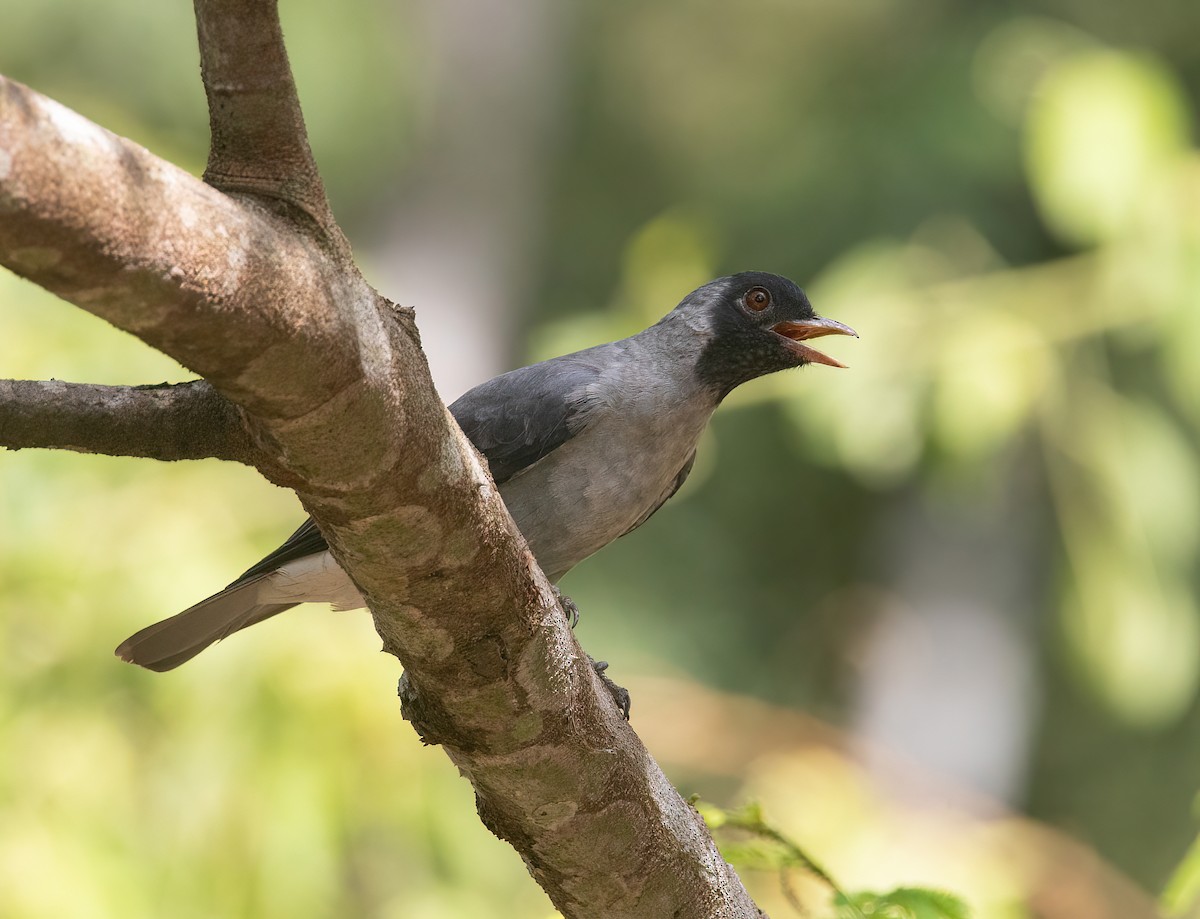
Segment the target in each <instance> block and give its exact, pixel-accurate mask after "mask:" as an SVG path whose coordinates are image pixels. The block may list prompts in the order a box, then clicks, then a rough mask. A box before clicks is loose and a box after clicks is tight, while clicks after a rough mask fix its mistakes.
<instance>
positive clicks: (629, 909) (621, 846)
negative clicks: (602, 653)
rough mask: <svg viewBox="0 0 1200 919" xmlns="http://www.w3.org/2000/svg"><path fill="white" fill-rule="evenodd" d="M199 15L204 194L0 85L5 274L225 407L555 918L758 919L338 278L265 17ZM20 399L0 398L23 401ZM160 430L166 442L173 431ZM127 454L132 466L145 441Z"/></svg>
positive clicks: (403, 314)
mask: <svg viewBox="0 0 1200 919" xmlns="http://www.w3.org/2000/svg"><path fill="white" fill-rule="evenodd" d="M196 7H197V17H198V22H199V26H200V40H201V46H202V55H201V57H202V60H203V62H204V78H205V82H206V88H207V90H208V96H209V100H210V105H211V120H212V127H213V135H214V145H213V146H214V151H213V156H212V157H211V158H210V162H209V170H208V173H206V175H207V177H208V178H209V180H210V181H211V183H212V184H204V183H202V182H200V181H198V180H196V179H195V178H193V177H192V176H190V175H188V174H187V173H185V172H183V171H182V170H179V169H177V168H175V167H174V166H171V165H169V164H167V163H165V162H162V161H161V160H158V159H157V158H155V157H153V156H151V155H150V154H149V153H148V152H147V151H145V150H143V149H142V148H140V147H138V146H136V145H135V144H132V143H130V142H129V141H126V140H123V139H121V138H118V137H116V136H114V135H112V134H110V133H108V132H107V131H104V130H103V129H101V128H98V127H96V126H95V125H93V124H91V123H89V122H87V121H86V120H84V119H83V118H81V117H80V116H78V115H76V114H74V113H72V112H70V111H68V110H67V109H65V108H63V107H62V106H60V105H58V104H57V103H54V102H52V101H50V100H49V99H46V98H44V97H42V96H40V95H38V94H37V93H35V92H33V91H31V90H30V89H28V88H26V87H24V86H20V85H19V84H16V83H13V82H10V81H5V80H3V79H0V263H2V264H4V265H5V266H7V267H9V268H11V269H12V270H14V271H16V272H17V273H18V274H21V275H22V276H24V277H26V278H29V279H30V280H31V281H33V282H35V283H37V284H40V285H42V286H43V287H46V288H47V289H49V290H52V291H54V292H55V293H57V294H59V295H60V296H62V297H63V298H64V299H66V300H68V301H70V302H71V303H74V304H75V305H77V306H79V307H80V308H82V309H85V310H87V311H89V312H91V313H94V314H95V315H98V316H101V317H103V318H104V319H106V320H108V321H109V322H111V323H113V324H114V325H116V326H118V327H119V328H122V329H125V330H127V331H129V332H131V333H132V334H134V335H137V336H138V337H140V338H141V339H143V340H144V341H146V342H147V343H148V344H150V345H152V346H154V347H156V348H158V349H159V350H161V351H163V352H164V353H166V354H169V355H171V356H172V357H174V358H175V359H177V360H179V361H180V362H181V363H183V364H185V365H186V366H188V367H190V368H191V369H193V370H194V371H196V372H197V373H198V374H200V375H201V376H203V377H204V378H205V379H206V380H207V381H208V382H209V383H210V384H211V386H212V387H213V389H214V390H215V392H216V393H219V394H220V395H221V396H222V397H224V398H225V399H227V400H228V401H229V402H230V403H232V405H234V406H236V407H237V410H238V412H239V413H240V423H239V424H238V425H237V426H236V428H238V429H240V433H239V430H234V429H232V428H231V429H230V430H229V431H228V432H227V433H228V435H229V437H230V440H229V442H228V443H226V444H225V445H224V447H223V448H222V449H224V450H226V451H228V452H229V453H230V454H233V453H236V452H238V450H239V449H241V448H239V447H236V446H235V444H234V441H235V440H236V439H238V438H242V437H245V438H246V440H245V441H238V442H240V443H242V444H243V446H245V444H247V443H248V444H250V445H252V446H248V447H245V448H246V449H247V450H248V451H249V452H247V453H246V454H245V456H244V459H247V460H250V461H252V462H254V464H255V466H256V467H257V468H258V469H259V470H260V471H262V472H263V474H264V475H266V476H267V477H268V478H270V479H272V480H273V481H276V482H278V483H281V484H285V485H287V486H289V487H291V488H293V489H294V490H295V491H296V493H297V494H298V495H299V497H300V499H301V501H302V502H303V504H304V505H305V507H306V508H307V509H308V510H309V511H310V512H311V513H312V514H313V516H314V517H315V518H316V520H317V521H318V523H319V524H320V526H321V530H322V532H323V533H324V534H325V536H326V537H327V538H328V540H329V542H330V545H331V547H332V549H333V552H334V554H335V555H336V556H337V558H338V560H339V562H340V563H341V564H342V565H343V566H344V567H345V568H346V570H347V571H348V572H349V573H350V575H351V577H352V578H353V579H354V581H355V583H356V584H357V585H358V587H359V589H360V590H361V591H362V594H363V596H364V597H366V598H367V600H368V602H369V605H370V607H371V611H372V614H373V615H374V617H375V623H376V627H377V629H378V631H379V633H380V635H381V636H382V638H383V641H384V646H385V648H386V649H387V650H388V651H390V652H391V653H393V654H395V655H396V657H398V658H399V659H400V661H401V662H402V663H403V665H404V668H405V679H404V683H403V686H402V696H403V703H404V710H405V713H406V715H407V717H409V719H410V720H411V721H412V722H413V724H414V725H415V726H416V728H417V730H418V731H420V732H421V735H422V737H423V738H424V739H425V740H427V741H428V742H431V743H438V744H441V745H442V746H443V747H444V748H445V750H446V752H447V753H448V755H449V756H450V757H451V758H452V759H453V760H454V762H455V763H456V764H457V765H458V766H459V768H460V769H461V770H462V772H463V774H464V775H465V776H466V777H467V778H468V779H469V780H470V781H471V782H472V784H473V785H474V787H475V793H476V798H477V801H478V806H479V812H480V816H481V817H482V819H483V820H484V822H485V824H486V825H487V826H488V827H489V828H490V829H492V830H493V831H494V832H495V833H496V834H497V835H499V836H501V837H502V838H504V839H507V840H508V841H510V842H511V843H512V844H513V846H514V847H515V848H516V849H517V850H518V851H519V852H520V854H521V856H522V857H523V858H524V859H525V862H526V864H527V865H528V866H529V869H530V871H531V872H532V874H533V875H534V877H535V878H536V879H537V881H538V883H540V884H541V885H542V886H543V888H544V889H545V890H546V891H547V893H548V894H549V895H550V897H551V899H552V900H553V901H554V902H555V904H556V905H557V906H558V907H559V909H560V910H562V912H563V913H564V914H565V915H567V916H569V917H584V916H587V917H595V916H606V917H610V919H617V917H635V916H636V917H659V916H664V917H666V916H679V917H685V916H686V917H707V916H714V917H715V916H720V917H745V916H756V915H759V913H758V910H757V909H756V908H755V907H754V905H753V903H752V902H751V901H750V899H749V897H748V896H747V894H746V892H745V890H744V889H743V888H742V886H741V884H740V882H739V881H738V879H737V877H736V875H735V874H734V872H733V870H732V869H731V868H730V867H729V866H728V865H727V864H726V863H725V862H724V860H723V859H722V858H721V857H720V855H719V854H718V852H717V850H716V847H715V846H714V845H713V842H712V840H711V838H710V837H709V836H708V834H707V831H706V830H705V827H704V825H703V823H702V822H701V821H700V819H699V817H698V816H697V815H696V814H695V812H694V811H693V810H692V809H691V808H689V807H688V806H687V805H686V804H685V803H684V802H683V801H682V800H681V799H680V797H679V795H678V794H677V793H676V792H675V790H674V789H673V788H672V787H671V785H670V784H669V783H668V782H667V780H666V779H665V777H664V776H663V774H662V772H661V770H660V769H659V768H658V766H657V765H656V764H655V763H654V761H653V759H652V758H651V757H650V755H649V754H648V753H647V752H646V750H645V748H644V747H643V746H642V744H641V742H640V741H639V740H638V738H637V736H636V735H635V734H634V733H633V731H632V730H631V729H630V727H629V725H628V724H627V723H626V722H625V721H623V720H622V718H621V717H620V715H619V713H618V712H617V710H616V708H615V707H614V706H613V704H612V702H611V700H610V699H609V697H608V695H607V694H606V692H605V691H604V689H603V688H602V687H601V686H600V685H599V682H598V680H597V678H596V676H595V674H594V673H593V671H592V668H591V666H590V665H589V662H588V660H587V658H586V656H585V655H584V654H583V653H582V652H581V651H580V648H579V646H578V644H577V643H576V641H575V638H574V635H573V634H572V632H571V631H570V629H569V628H568V627H567V626H566V623H565V620H564V618H563V616H562V615H561V612H560V610H559V609H558V606H557V604H556V602H555V600H554V596H553V594H552V592H551V591H550V589H549V585H548V584H547V582H546V579H545V577H544V576H543V575H542V573H541V571H540V570H539V569H538V568H537V566H536V563H535V562H534V560H533V558H532V557H531V556H530V554H529V552H528V550H527V549H526V548H525V545H524V541H523V540H522V538H521V536H520V534H519V533H518V532H517V530H516V528H515V526H514V525H513V523H512V520H511V518H510V517H509V515H508V513H507V511H506V510H505V508H504V505H503V502H502V501H501V500H500V496H499V494H498V492H497V491H496V489H495V487H494V486H493V485H492V483H491V481H490V479H489V477H488V475H487V473H486V471H485V470H484V468H483V466H482V465H481V463H480V462H479V460H478V457H477V456H476V454H475V453H474V451H473V450H472V449H471V447H470V445H469V444H468V443H467V442H466V440H465V438H464V437H463V436H462V434H461V432H460V431H459V430H458V428H457V426H456V425H455V424H454V422H453V419H452V418H451V417H450V415H449V413H448V412H447V411H446V409H445V407H444V406H443V405H442V403H441V402H440V400H439V399H438V396H437V393H436V392H435V390H434V388H433V384H432V382H431V380H430V377H429V372H428V369H427V367H426V364H425V359H424V355H423V354H422V352H421V348H420V342H419V339H418V335H417V330H416V327H415V324H414V322H413V316H412V314H411V312H409V311H406V310H402V309H399V308H397V307H395V306H394V305H392V304H391V303H389V302H387V301H386V300H385V299H384V298H382V297H380V296H379V295H378V294H377V293H376V292H375V291H374V290H372V289H371V287H370V286H369V285H367V284H366V282H365V281H364V280H363V279H362V277H361V276H360V275H359V273H358V272H357V270H356V269H355V268H354V267H353V265H352V263H351V262H350V261H349V258H348V250H347V249H346V247H345V246H344V243H343V242H342V241H341V235H340V232H339V231H337V228H336V225H334V224H333V223H332V218H331V217H329V216H328V205H327V204H326V202H325V198H324V193H323V191H322V190H321V186H320V180H319V178H318V177H317V174H316V170H315V167H313V166H312V164H311V155H310V154H309V152H308V144H307V140H306V139H305V137H304V132H303V121H302V119H301V118H300V114H299V107H298V104H297V103H296V102H295V90H294V87H293V86H292V82H291V77H290V74H289V73H288V72H287V63H286V55H285V54H284V50H283V44H282V38H281V36H280V34H279V30H278V21H277V18H276V16H275V11H274V4H273V3H270V2H266V0H197V4H196ZM214 185H215V186H216V187H214ZM226 192H228V194H227V193H226ZM22 385H27V384H15V385H14V384H9V385H8V387H7V388H5V389H0V399H8V400H10V401H11V400H14V399H15V400H16V401H17V402H18V403H20V402H22V393H24V395H25V396H28V395H29V393H28V391H27V390H22ZM121 399H125V400H126V404H127V406H132V407H127V408H121V407H119V405H118V403H119V402H120V400H121ZM34 401H36V400H33V399H30V398H25V399H24V402H23V404H20V405H16V406H12V405H10V406H9V407H8V408H7V409H5V411H7V412H8V413H9V416H10V417H18V416H20V417H21V418H22V420H21V422H20V424H18V425H17V426H16V427H14V428H11V429H10V428H9V427H7V426H5V427H0V432H4V431H9V430H12V431H15V432H16V433H15V434H14V435H13V440H12V442H11V443H10V445H12V446H25V445H28V440H29V438H30V437H33V436H35V435H33V434H31V433H30V432H31V430H32V429H33V428H36V427H37V425H38V424H39V423H40V421H41V419H39V418H37V417H34V416H33V415H32V414H31V413H32V412H34V411H35V409H34V408H33V407H32V406H33V403H34ZM61 401H62V400H59V403H61ZM68 401H69V400H68ZM44 408H45V414H44V420H45V423H46V426H47V429H48V430H49V428H50V427H52V425H53V424H60V428H59V429H58V430H57V433H54V434H50V433H49V432H48V433H47V435H46V441H47V445H51V444H50V443H49V441H50V440H51V438H52V437H53V439H54V440H56V441H57V443H58V445H61V446H68V447H72V448H75V449H92V450H97V451H102V452H109V451H108V450H107V449H106V447H107V446H109V444H108V443H107V442H106V441H105V440H104V438H102V437H100V436H99V435H98V433H97V432H96V431H95V428H94V427H93V428H92V435H95V436H90V435H87V434H86V430H87V424H88V421H87V420H83V419H81V421H80V425H79V427H78V428H77V429H76V430H75V431H74V432H72V431H68V430H66V429H65V427H62V426H61V425H66V424H67V419H66V415H68V414H69V413H70V411H71V410H72V409H70V408H65V407H63V405H61V404H56V403H55V400H54V399H48V400H47V402H46V403H45V406H44ZM107 410H108V411H109V412H110V417H111V418H112V419H113V420H114V421H116V419H117V418H118V417H121V419H122V420H121V421H120V422H119V423H122V424H126V423H128V424H132V418H133V413H135V412H136V411H137V410H145V404H144V403H139V400H137V399H131V398H130V393H129V391H127V390H123V391H119V393H118V394H116V395H115V396H114V398H113V399H112V400H111V403H110V404H109V406H108V408H107ZM126 412H128V413H130V414H129V415H128V417H126V416H125V413H126ZM168 414H169V413H168ZM160 421H161V422H162V428H161V429H160V430H162V432H163V439H164V441H166V440H167V439H168V434H167V431H168V430H170V424H171V423H173V422H169V421H168V419H167V416H166V415H165V414H164V415H163V416H160ZM4 436H8V435H7V434H5V435H4ZM139 436H141V437H142V438H143V442H142V443H141V444H140V446H139V447H138V450H139V451H140V452H139V455H148V454H149V452H150V449H151V445H150V444H149V443H148V442H147V440H148V439H149V437H150V434H149V432H141V433H140V434H139ZM21 438H24V440H23V441H22V440H21ZM201 440H202V438H201ZM0 445H2V444H0ZM160 446H161V449H162V450H163V451H164V452H167V451H168V449H170V448H168V446H166V445H165V444H163V445H160ZM193 446H195V445H193ZM208 446H212V447H213V452H214V454H215V453H216V448H215V446H213V445H212V444H209V445H208ZM174 449H182V448H181V447H179V446H178V445H176V447H175V448H174ZM196 449H202V448H201V447H199V446H197V447H196ZM132 450H133V448H132V447H125V448H120V447H119V448H118V449H117V450H116V451H113V452H132ZM228 458H234V459H237V458H243V457H238V456H233V455H230V456H228Z"/></svg>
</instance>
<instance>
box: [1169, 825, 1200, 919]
mask: <svg viewBox="0 0 1200 919" xmlns="http://www.w3.org/2000/svg"><path fill="white" fill-rule="evenodd" d="M1161 902H1162V908H1163V909H1164V910H1165V911H1166V912H1167V913H1168V914H1169V915H1172V916H1184V915H1187V914H1189V913H1191V912H1193V911H1194V910H1195V909H1196V907H1197V906H1200V838H1197V839H1196V840H1195V841H1194V842H1193V843H1192V845H1191V846H1190V847H1189V848H1188V851H1187V854H1186V855H1184V857H1183V860H1182V861H1181V862H1180V863H1179V866H1178V867H1177V868H1176V869H1175V873H1174V874H1172V875H1171V877H1170V879H1169V880H1168V881H1167V885H1166V887H1165V888H1164V889H1163V894H1162V898H1161Z"/></svg>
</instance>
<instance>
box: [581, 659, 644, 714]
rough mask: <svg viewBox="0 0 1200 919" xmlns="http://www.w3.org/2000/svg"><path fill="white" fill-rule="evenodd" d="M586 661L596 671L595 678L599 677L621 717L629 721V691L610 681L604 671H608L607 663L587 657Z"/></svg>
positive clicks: (630, 700)
mask: <svg viewBox="0 0 1200 919" xmlns="http://www.w3.org/2000/svg"><path fill="white" fill-rule="evenodd" d="M588 660H590V661H591V662H592V669H593V670H595V671H596V676H598V677H600V682H601V683H603V684H604V688H605V689H607V690H608V694H609V695H610V696H612V700H613V701H614V702H615V703H617V708H619V709H620V710H621V715H622V717H624V719H625V720H626V721H628V720H629V708H630V706H631V705H632V703H633V700H632V699H631V698H630V697H629V690H628V689H626V688H625V687H624V686H618V685H617V684H616V683H614V682H613V681H612V679H611V678H610V677H609V675H608V674H607V673H605V672H604V671H606V670H607V669H608V661H598V660H596V659H595V658H593V657H591V656H589V657H588Z"/></svg>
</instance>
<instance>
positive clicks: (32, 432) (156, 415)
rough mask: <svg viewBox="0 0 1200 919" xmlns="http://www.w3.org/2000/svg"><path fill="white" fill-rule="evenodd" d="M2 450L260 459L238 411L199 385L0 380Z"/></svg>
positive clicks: (243, 460)
mask: <svg viewBox="0 0 1200 919" xmlns="http://www.w3.org/2000/svg"><path fill="white" fill-rule="evenodd" d="M0 447H7V448H8V449H10V450H20V449H23V448H27V447H50V448H53V449H58V450H74V451H75V452H77V453H101V454H104V455H106V456H141V457H146V458H148V459H156V460H181V459H207V458H210V457H211V458H213V459H223V460H233V461H234V462H238V463H245V464H247V465H250V466H253V465H257V464H260V463H263V462H265V461H266V458H265V457H264V456H263V455H262V453H261V451H260V450H259V449H258V448H257V447H256V446H255V445H254V443H253V441H252V440H251V438H250V435H249V433H248V431H247V430H246V427H245V425H244V424H243V423H242V413H241V412H240V411H239V410H238V408H237V406H235V405H234V404H233V403H231V402H229V401H228V400H227V399H225V398H223V397H222V396H220V395H218V394H217V392H215V391H214V390H213V388H212V387H211V386H209V385H208V383H205V382H204V381H203V380H196V381H194V382H191V383H176V384H167V383H163V384H161V385H158V386H95V385H92V384H87V383H62V382H59V381H57V380H50V381H48V382H40V381H34V380H0Z"/></svg>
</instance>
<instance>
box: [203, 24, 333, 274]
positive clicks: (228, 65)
mask: <svg viewBox="0 0 1200 919" xmlns="http://www.w3.org/2000/svg"><path fill="white" fill-rule="evenodd" d="M194 5H195V11H196V30H197V33H198V36H199V40H200V72H201V77H202V79H203V80H204V91H205V94H206V95H207V97H208V118H209V129H210V131H211V133H212V144H211V146H210V148H209V153H208V167H207V168H206V169H205V170H204V181H206V182H208V183H209V184H210V185H212V186H213V187H214V188H219V189H221V190H222V191H225V192H230V193H242V194H247V195H251V196H254V197H256V198H259V199H264V200H265V201H267V202H281V203H283V204H286V205H292V206H294V207H296V208H298V209H299V210H300V212H302V213H304V214H306V215H308V217H309V218H310V219H311V220H312V221H313V223H314V224H315V225H316V227H317V229H319V230H320V232H321V235H322V236H323V237H325V238H326V239H327V240H328V241H330V242H331V243H333V244H334V245H335V246H336V247H337V248H339V249H340V250H342V251H345V252H347V253H348V251H349V246H348V245H347V243H346V240H345V237H343V236H342V231H341V230H340V229H339V228H338V225H337V223H336V222H335V221H334V219H333V214H332V213H331V212H330V210H329V201H328V199H327V198H326V196H325V186H324V184H323V183H322V182H321V176H320V174H319V173H318V172H317V165H316V162H315V161H314V160H313V155H312V150H311V149H310V148H309V145H308V134H307V133H306V131H305V128H304V114H303V112H301V110H300V100H299V98H298V96H297V95H296V84H295V81H294V80H293V79H292V70H291V67H290V66H289V65H288V59H287V50H286V48H285V47H284V44H283V31H282V29H281V27H280V24H279V11H278V9H277V7H276V4H275V3H273V2H262V0H194Z"/></svg>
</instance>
